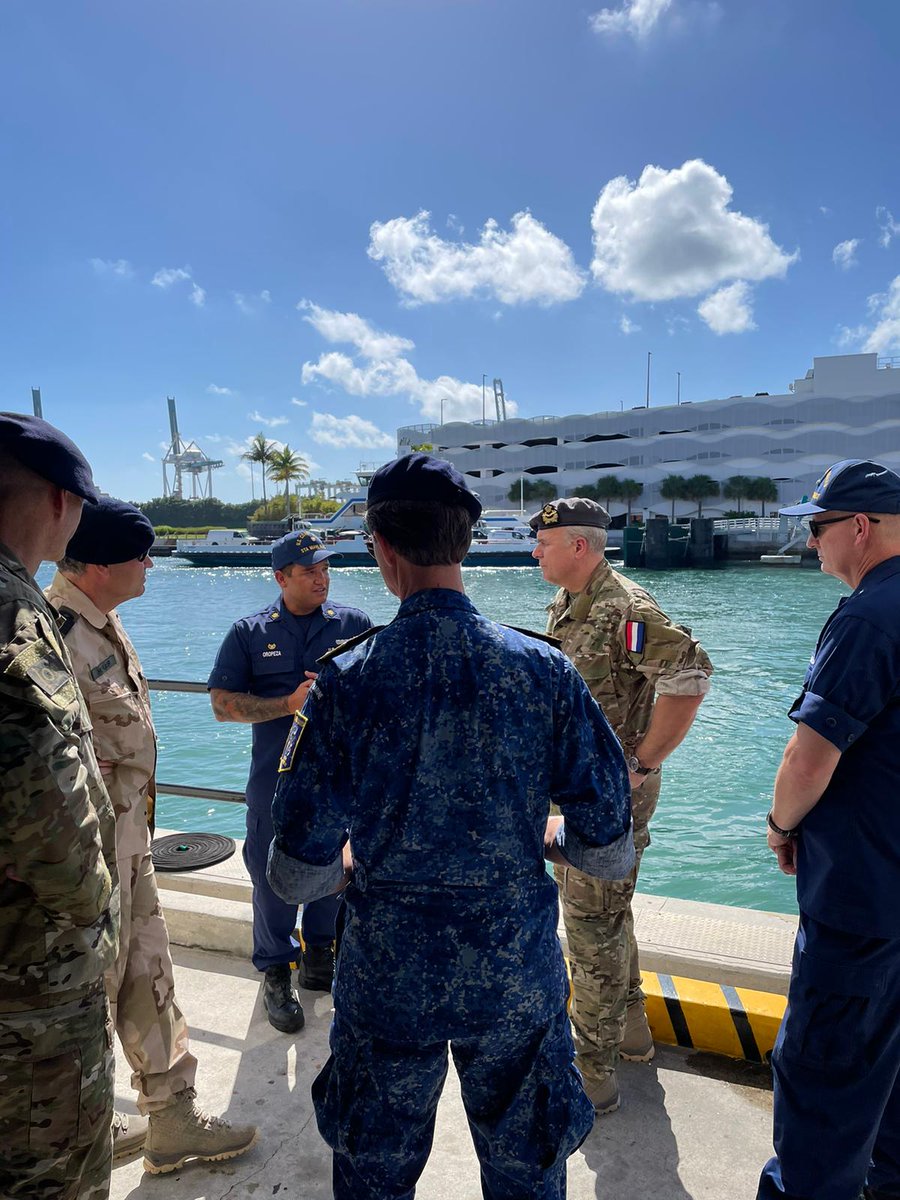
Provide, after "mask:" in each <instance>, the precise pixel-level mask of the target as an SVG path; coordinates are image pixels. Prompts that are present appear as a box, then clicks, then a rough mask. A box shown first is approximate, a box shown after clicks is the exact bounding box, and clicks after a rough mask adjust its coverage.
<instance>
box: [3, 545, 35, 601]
mask: <svg viewBox="0 0 900 1200" xmlns="http://www.w3.org/2000/svg"><path fill="white" fill-rule="evenodd" d="M0 563H2V565H3V566H4V567H6V569H7V570H8V571H9V572H10V573H11V574H12V575H17V576H18V577H19V579H21V580H22V581H23V582H24V583H27V584H30V585H31V587H33V588H35V589H37V591H40V590H41V589H40V588H39V587H38V586H37V584H36V583H35V580H34V577H33V576H32V575H30V574H29V572H28V568H27V567H26V566H25V564H24V563H23V562H22V560H21V558H19V556H18V555H17V554H15V553H14V552H13V551H12V550H10V548H9V546H7V545H6V544H5V542H0Z"/></svg>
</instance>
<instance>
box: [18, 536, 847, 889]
mask: <svg viewBox="0 0 900 1200" xmlns="http://www.w3.org/2000/svg"><path fill="white" fill-rule="evenodd" d="M627 574H628V575H629V576H630V577H631V578H633V579H635V580H636V581H638V582H640V583H641V584H642V585H643V586H644V587H646V588H648V589H649V590H650V591H651V592H652V593H653V594H654V595H655V597H656V599H657V600H658V601H659V603H660V604H661V606H662V607H663V608H664V609H665V611H666V612H667V613H668V614H669V616H670V617H671V618H672V619H673V620H675V621H678V622H680V623H682V624H684V625H688V626H690V627H691V628H692V629H693V632H694V634H695V636H696V637H698V638H699V639H700V641H701V642H702V643H703V645H704V646H705V648H706V649H707V651H708V652H709V654H710V657H711V658H712V661H713V664H714V666H715V674H714V676H713V680H712V689H711V691H710V694H709V695H708V696H707V698H706V701H705V702H704V704H703V705H702V707H701V709H700V712H699V715H698V717H697V720H696V722H695V724H694V726H693V728H692V729H691V732H690V733H689V734H688V737H687V739H686V741H685V742H684V743H683V744H682V746H681V747H680V748H679V749H678V750H677V751H676V752H675V753H674V754H673V755H672V756H671V758H670V759H669V760H668V762H667V763H666V766H665V768H664V772H663V778H664V782H663V788H662V797H661V801H660V806H659V809H658V811H657V815H656V817H655V818H654V820H653V823H652V825H651V834H652V839H653V841H652V844H651V846H650V848H649V850H648V851H647V853H646V855H645V856H644V861H643V865H642V867H641V881H640V889H641V890H642V891H645V892H652V893H656V894H659V895H667V896H677V897H681V898H683V899H689V900H705V901H709V902H712V903H717V904H733V905H739V906H743V907H747V908H758V909H770V910H775V911H781V912H791V911H794V910H795V909H796V902H795V898H794V884H793V881H792V880H789V879H788V878H787V877H785V876H783V875H781V874H780V872H778V870H777V868H776V866H775V860H774V856H773V855H772V854H771V853H770V852H769V851H768V850H767V848H766V845H765V814H766V811H767V810H768V808H769V805H770V802H771V790H772V781H773V779H774V775H775V769H776V767H777V765H778V762H779V760H780V757H781V752H782V750H783V748H784V744H785V741H786V740H787V738H788V737H789V736H790V733H791V730H792V728H793V725H792V723H791V722H790V721H789V720H788V719H787V717H786V712H787V709H788V708H789V706H790V704H791V702H792V701H793V699H794V698H795V696H796V695H797V693H798V692H799V690H800V683H801V681H802V679H803V675H804V672H805V669H806V665H807V663H808V661H809V657H810V654H811V653H812V650H813V648H814V646H815V641H816V637H817V635H818V632H819V630H820V629H821V627H822V624H823V623H824V621H825V619H826V617H827V616H828V614H829V613H830V612H831V611H832V609H833V608H834V607H835V606H836V604H837V601H838V599H839V597H840V596H841V595H842V594H844V593H846V591H847V589H846V588H845V587H844V586H843V585H842V584H840V583H839V582H838V581H837V580H835V579H832V578H830V577H828V576H823V575H822V574H821V573H820V572H818V571H814V570H784V569H768V570H767V569H765V568H762V567H759V566H757V565H755V564H754V565H745V566H729V567H727V568H725V569H722V570H715V571H690V570H679V571H668V572H648V571H640V570H629V571H628V572H627ZM464 575H465V584H466V588H467V590H468V593H469V595H470V596H471V598H472V600H473V601H474V603H475V604H476V605H477V606H478V608H479V609H480V610H481V611H482V612H483V613H484V614H485V615H486V616H489V617H492V618H494V619H496V620H499V621H504V622H506V623H507V624H510V625H516V626H519V627H521V628H527V629H535V630H543V629H544V627H545V620H546V613H545V609H546V606H547V605H548V604H549V602H550V600H551V599H552V597H553V594H554V589H553V588H552V587H551V586H550V585H549V584H547V583H545V582H544V580H543V578H542V577H541V573H540V570H539V569H537V568H533V567H494V568H490V567H479V568H467V569H465V571H464ZM49 578H50V568H49V567H48V566H46V565H45V566H44V567H42V569H41V572H40V574H39V580H40V582H41V583H42V584H46V583H47V582H48V581H49ZM331 579H332V582H331V593H330V595H331V599H333V600H335V601H337V602H339V603H346V604H351V605H354V606H356V607H358V608H362V609H364V610H365V611H366V612H367V613H369V615H370V616H371V618H372V620H373V621H374V622H375V623H377V624H382V623H384V622H386V621H388V620H390V619H391V617H392V616H393V615H394V613H395V612H396V610H397V601H396V599H395V598H394V597H393V596H391V595H390V594H389V593H388V592H387V591H386V590H385V588H384V585H383V583H382V581H381V576H380V574H379V573H378V571H377V570H376V569H374V568H364V567H359V568H341V569H336V570H333V571H332V572H331ZM277 595H278V588H277V586H276V585H275V584H274V581H273V579H272V576H271V572H269V571H268V570H266V569H264V568H261V567H260V568H224V567H220V568H207V569H204V568H198V567H191V566H188V565H186V564H182V563H178V562H175V561H171V560H166V559H157V560H155V566H154V567H153V569H152V570H150V571H149V572H148V578H147V590H146V593H145V595H144V596H143V597H140V598H139V599H136V600H132V601H129V602H128V603H127V604H125V605H123V606H122V609H121V615H122V618H123V620H124V622H125V626H126V628H127V629H128V631H129V633H130V635H131V637H132V640H133V641H134V643H135V646H136V648H137V651H138V654H139V655H140V657H141V660H142V662H143V664H144V670H145V672H146V674H147V676H148V677H149V678H162V679H179V680H189V681H198V682H203V683H205V681H206V678H207V676H208V674H209V670H210V668H211V666H212V664H213V661H214V659H215V656H216V652H217V650H218V648H219V644H220V643H221V641H222V638H223V637H224V635H225V633H226V632H227V630H228V628H229V626H230V625H231V623H232V622H233V621H234V620H236V619H237V618H238V617H241V616H245V615H247V614H248V613H251V612H253V611H255V610H257V609H259V608H261V607H262V606H263V605H265V604H266V603H268V602H271V601H272V600H273V599H275V598H277ZM152 700H153V710H154V715H155V720H156V726H157V730H158V733H159V742H160V755H159V767H158V771H157V777H158V778H159V779H160V780H162V781H164V782H166V783H172V784H190V785H193V786H202V787H214V788H230V789H234V790H242V789H243V786H244V784H245V782H246V778H247V772H248V767H249V761H250V727H249V726H247V725H223V724H218V723H217V722H216V721H215V720H214V719H213V717H212V713H211V710H210V706H209V702H208V700H207V698H206V697H205V696H201V695H196V694H193V695H192V694H183V693H174V692H154V693H153V695H152ZM497 736H498V737H502V736H503V730H502V729H498V730H497ZM157 822H158V824H159V825H161V826H163V827H165V828H167V829H177V830H183V831H216V832H219V833H227V834H231V835H232V836H234V837H242V836H243V829H244V811H243V807H242V806H241V805H237V804H227V803H211V802H208V801H202V800H186V799H178V798H175V797H172V796H167V795H163V796H161V797H160V799H159V802H158V808H157Z"/></svg>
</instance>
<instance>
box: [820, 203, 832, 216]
mask: <svg viewBox="0 0 900 1200" xmlns="http://www.w3.org/2000/svg"><path fill="white" fill-rule="evenodd" d="M819 212H820V213H821V214H822V216H823V217H830V216H831V209H830V208H828V206H827V205H825V204H820V205H819Z"/></svg>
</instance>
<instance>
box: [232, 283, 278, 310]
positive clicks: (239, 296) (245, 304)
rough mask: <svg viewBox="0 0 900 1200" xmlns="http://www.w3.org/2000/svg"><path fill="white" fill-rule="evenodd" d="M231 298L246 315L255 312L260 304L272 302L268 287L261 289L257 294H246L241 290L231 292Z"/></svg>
mask: <svg viewBox="0 0 900 1200" xmlns="http://www.w3.org/2000/svg"><path fill="white" fill-rule="evenodd" d="M231 298H232V300H234V303H235V307H236V308H239V309H240V310H241V312H242V313H244V314H245V315H246V316H251V315H252V314H253V313H255V312H257V311H258V310H259V306H260V304H271V302H272V294H271V292H270V291H269V290H268V288H266V289H265V290H264V291H261V292H260V293H259V295H258V296H246V295H245V294H244V293H243V292H232V293H231Z"/></svg>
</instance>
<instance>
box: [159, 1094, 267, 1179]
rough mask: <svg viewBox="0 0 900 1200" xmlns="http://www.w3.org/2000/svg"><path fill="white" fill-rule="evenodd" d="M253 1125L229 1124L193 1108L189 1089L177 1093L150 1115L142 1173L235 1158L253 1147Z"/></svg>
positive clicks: (194, 1103) (255, 1133) (161, 1172)
mask: <svg viewBox="0 0 900 1200" xmlns="http://www.w3.org/2000/svg"><path fill="white" fill-rule="evenodd" d="M258 1138H259V1132H258V1130H257V1128H256V1126H255V1125H234V1126H232V1125H230V1124H229V1123H228V1122H227V1121H223V1120H222V1118H221V1117H211V1116H210V1115H209V1114H208V1113H205V1112H203V1111H202V1110H201V1109H200V1108H198V1107H197V1093H196V1092H195V1091H194V1089H193V1088H185V1089H184V1090H183V1091H181V1092H178V1094H177V1095H176V1096H175V1097H174V1099H173V1100H172V1103H171V1104H167V1105H166V1107H165V1108H159V1109H156V1110H155V1111H154V1112H151V1114H150V1129H149V1131H148V1133H147V1140H146V1142H145V1143H144V1170H145V1171H149V1172H150V1174H151V1175H164V1174H166V1173H167V1172H169V1171H175V1170H177V1168H178V1167H183V1166H184V1164H185V1163H186V1162H191V1161H196V1162H219V1161H220V1160H221V1159H225V1158H237V1156H238V1155H239V1154H243V1153H244V1152H245V1151H246V1150H249V1149H250V1147H251V1146H255V1145H256V1142H257V1140H258Z"/></svg>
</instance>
